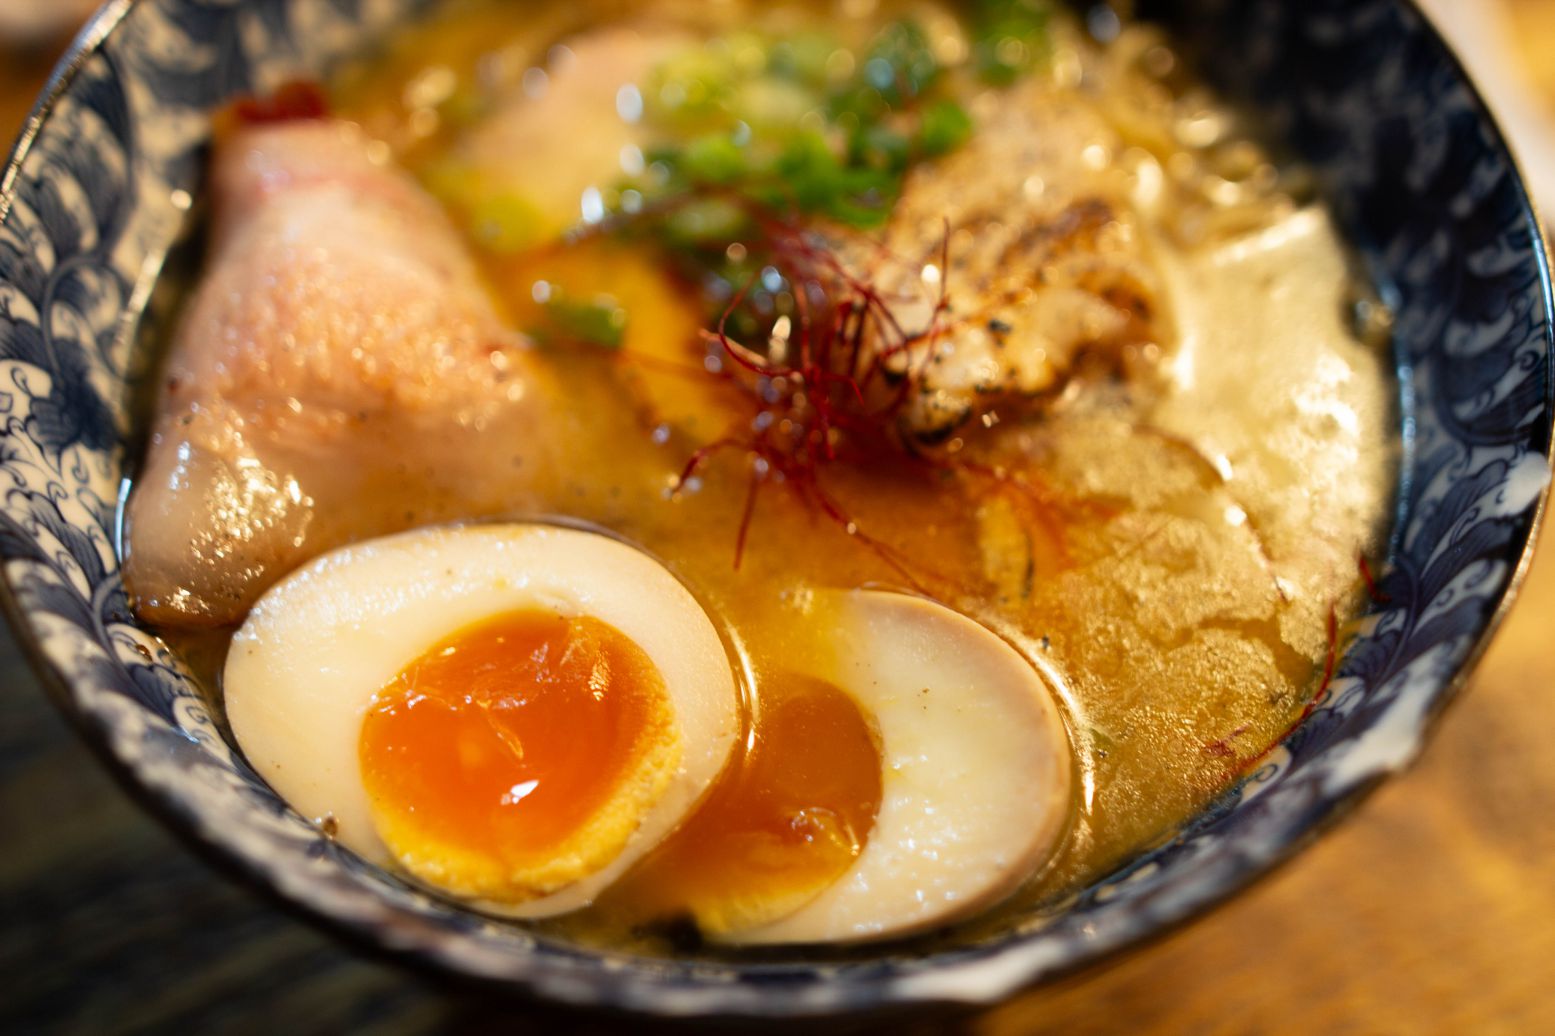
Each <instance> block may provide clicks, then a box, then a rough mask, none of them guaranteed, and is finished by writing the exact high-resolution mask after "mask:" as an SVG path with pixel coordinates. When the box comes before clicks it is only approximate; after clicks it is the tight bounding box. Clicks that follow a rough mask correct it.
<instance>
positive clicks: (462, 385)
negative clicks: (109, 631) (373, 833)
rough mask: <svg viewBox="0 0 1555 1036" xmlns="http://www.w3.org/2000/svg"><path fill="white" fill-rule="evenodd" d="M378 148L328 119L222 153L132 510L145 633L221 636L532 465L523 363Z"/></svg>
mask: <svg viewBox="0 0 1555 1036" xmlns="http://www.w3.org/2000/svg"><path fill="white" fill-rule="evenodd" d="M377 150H381V149H375V148H374V147H373V146H372V142H371V141H369V140H368V139H367V138H366V137H365V136H364V135H363V134H362V133H361V131H360V130H358V129H357V128H356V127H354V126H353V125H351V124H347V123H343V122H338V121H332V120H327V119H322V120H308V121H293V122H283V123H273V124H266V125H257V126H249V127H246V128H242V129H239V130H237V131H236V132H234V133H233V134H232V135H231V136H229V137H228V138H226V139H224V140H223V141H222V142H220V143H219V145H218V148H217V153H216V155H215V158H214V164H213V168H212V175H211V191H212V198H213V206H214V209H213V214H212V220H213V222H212V228H211V236H212V239H211V247H210V254H209V257H208V259H207V266H206V269H205V271H204V273H203V275H202V278H201V280H200V282H199V283H198V285H197V287H196V289H195V291H194V293H193V297H192V299H191V300H190V302H189V304H188V305H187V307H186V308H185V310H184V313H183V317H182V320H181V322H180V323H179V324H178V326H177V328H176V330H175V336H174V340H173V342H172V346H171V352H170V354H169V356H168V359H167V361H166V365H165V368H164V370H163V372H162V384H161V391H160V400H159V405H158V408H157V412H156V417H155V421H154V424H153V428H152V435H151V441H150V444H149V448H148V450H147V454H146V459H145V465H144V467H143V469H142V471H141V472H140V475H139V478H138V479H137V481H136V485H135V489H134V492H133V494H132V495H131V497H130V500H129V506H128V515H127V518H128V522H127V539H126V548H127V550H126V558H125V563H124V576H125V582H126V586H127V588H128V589H129V591H130V594H131V596H132V599H133V600H134V602H135V606H136V608H137V610H138V611H139V613H140V614H141V616H142V617H143V618H145V619H147V620H148V621H151V622H154V623H163V624H176V625H217V624H225V623H231V622H235V621H237V620H239V619H241V618H242V616H243V614H244V613H245V612H246V611H247V609H248V607H249V605H250V604H251V603H252V602H253V601H254V599H255V598H256V597H258V595H259V594H260V593H262V592H263V591H264V590H265V589H266V588H267V587H268V586H269V585H270V584H272V583H273V582H275V581H276V580H277V579H279V578H280V577H281V576H283V575H285V574H286V573H287V572H288V571H290V570H291V569H292V568H294V567H295V566H297V565H298V564H300V563H301V562H303V561H304V560H306V559H307V558H309V557H312V556H314V555H316V554H319V553H321V552H323V551H326V550H329V549H331V548H333V547H336V546H339V545H341V544H343V543H345V542H347V541H349V540H354V539H359V538H362V537H367V536H373V535H378V534H381V533H385V532H389V531H393V530H396V529H399V528H403V527H406V526H409V525H412V524H419V523H421V522H425V521H435V520H447V519H449V518H456V517H462V516H464V515H466V514H468V513H471V512H474V511H480V510H482V509H487V510H489V509H490V506H491V502H489V501H487V502H482V501H481V500H480V499H479V497H480V493H481V490H480V486H481V482H482V480H481V478H480V473H481V471H482V470H485V469H489V468H490V467H491V466H492V465H493V464H503V465H509V466H511V465H518V464H522V463H524V462H525V461H526V460H528V459H530V458H529V457H528V455H527V453H526V451H527V450H528V449H530V445H529V444H531V443H532V442H534V441H536V440H535V438H534V437H533V436H531V435H527V434H525V431H526V427H527V424H528V421H529V417H530V415H531V412H532V408H533V406H534V398H535V397H536V396H538V395H540V393H538V392H536V391H535V378H536V377H537V375H536V374H535V372H534V371H533V369H532V361H531V359H530V357H529V356H528V354H527V352H526V346H525V343H524V342H523V341H522V340H521V339H520V338H519V337H518V336H517V335H515V334H514V333H513V332H511V331H510V330H508V329H507V328H506V327H504V325H503V324H502V322H501V320H500V319H499V318H498V316H497V314H496V312H495V310H494V309H493V305H492V303H491V302H490V301H489V299H488V298H487V296H486V295H485V293H484V290H483V288H482V286H481V280H480V277H479V275H478V272H477V270H476V268H475V265H474V263H473V261H472V260H471V258H470V257H469V256H468V255H467V254H466V253H465V251H464V250H463V247H462V245H461V242H460V241H459V239H458V238H457V236H456V234H455V232H454V230H453V228H452V227H451V226H450V224H449V222H448V220H447V219H446V217H445V216H444V214H443V213H442V211H441V210H440V209H439V208H438V206H437V205H436V203H435V202H433V201H432V200H431V199H430V198H429V197H428V196H427V195H425V194H424V193H423V192H422V191H421V189H420V188H419V187H418V186H417V185H416V183H415V182H414V181H413V180H412V179H411V178H410V177H409V176H408V175H407V174H405V173H404V172H402V171H400V170H398V169H396V168H393V167H392V166H390V165H389V164H387V162H386V161H385V160H384V159H383V158H382V156H381V155H379V154H377V153H376V152H377ZM494 430H495V431H500V434H495V435H494V434H491V433H493V431H494ZM510 455H511V456H510ZM507 503H509V504H511V505H512V506H522V502H520V501H508V502H507Z"/></svg>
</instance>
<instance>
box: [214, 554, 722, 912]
mask: <svg viewBox="0 0 1555 1036" xmlns="http://www.w3.org/2000/svg"><path fill="white" fill-rule="evenodd" d="M223 691H224V694H225V698H226V707H227V715H228V718H229V720H230V722H231V725H232V730H233V733H234V735H235V736H236V737H237V740H238V743H239V745H240V746H241V747H242V749H243V751H244V753H245V754H246V755H247V756H248V759H249V761H250V762H251V763H252V764H253V765H254V767H255V768H256V769H257V770H258V771H259V773H260V774H261V775H262V776H263V777H264V778H265V779H266V780H267V781H269V782H270V784H271V785H272V786H273V787H274V788H275V789H276V791H277V792H279V793H280V794H281V795H282V796H283V797H284V798H286V800H287V801H288V802H290V803H291V805H292V806H293V808H295V809H296V810H298V811H299V812H300V813H302V814H303V815H304V816H307V817H311V818H318V819H320V820H321V821H324V822H327V823H328V824H330V825H332V826H333V829H334V830H335V832H336V837H337V838H338V839H339V840H340V841H341V842H342V843H344V844H345V845H347V846H349V847H351V848H353V849H355V850H356V851H357V852H359V853H361V854H362V855H363V856H365V857H366V858H368V859H370V860H373V861H375V862H379V863H387V862H389V861H390V860H393V861H395V862H397V863H398V864H399V866H400V867H401V868H403V869H404V870H405V871H407V872H409V873H410V874H411V875H413V876H414V877H416V878H417V879H419V880H421V881H422V882H424V883H426V884H428V885H430V886H434V887H436V888H439V889H441V890H444V891H446V892H449V893H452V894H454V895H456V896H459V897H462V898H466V899H469V900H471V901H474V902H475V903H476V904H477V905H478V906H480V907H482V908H484V909H488V910H492V911H496V912H500V913H505V914H511V915H516V916H529V917H540V916H546V915H550V914H556V913H561V912H564V911H567V910H572V909H576V908H578V907H581V906H584V905H586V904H588V903H589V902H590V901H592V899H593V898H594V896H595V895H596V894H597V893H598V892H599V890H601V889H603V888H604V887H605V886H607V885H609V884H610V883H611V882H613V881H614V880H615V879H616V878H617V877H619V876H620V875H621V874H622V873H623V872H625V871H626V870H627V869H628V868H629V867H631V865H632V864H633V863H634V862H635V861H636V860H638V859H639V858H640V857H641V856H642V855H643V854H644V853H646V852H647V851H648V850H649V849H651V848H652V847H653V846H654V845H656V844H657V843H658V842H659V841H661V840H662V839H663V838H664V837H665V835H667V834H668V833H669V832H670V831H672V830H673V829H674V828H675V827H676V826H677V825H679V824H680V823H681V821H682V820H683V819H684V818H685V816H686V815H687V814H688V813H689V812H690V811H691V810H692V808H693V807H694V805H695V804H696V802H697V801H698V800H699V799H700V798H701V797H702V795H703V793H704V792H705V791H706V789H707V788H708V786H709V785H710V784H711V783H712V782H713V780H714V778H715V777H717V775H718V773H719V772H720V770H722V769H723V767H724V764H725V762H726V761H727V760H728V758H729V754H730V751H731V749H732V748H733V746H734V742H735V739H736V736H737V734H738V732H739V729H740V709H739V702H738V698H737V689H736V684H735V680H734V675H733V672H732V670H731V668H730V664H729V658H728V654H727V653H726V651H725V649H724V645H723V642H722V640H721V639H720V637H719V635H718V631H717V630H716V629H715V628H714V626H713V623H712V621H711V620H710V619H709V618H708V617H707V614H706V613H705V612H704V611H703V610H702V608H701V606H700V605H699V604H698V603H697V601H696V599H695V598H694V597H693V596H692V595H691V593H690V592H689V591H687V590H686V588H685V587H684V586H682V585H681V583H680V582H679V581H677V580H676V579H675V578H674V576H672V575H671V574H670V573H669V572H668V571H667V570H666V569H665V568H664V567H663V566H662V565H660V564H658V563H657V562H656V561H654V560H653V559H651V558H649V557H648V556H646V555H644V554H643V553H641V552H639V551H637V550H634V549H633V548H631V547H629V546H627V545H625V544H623V543H620V542H618V541H616V540H613V539H610V538H609V537H606V536H602V535H598V534H594V533H589V532H583V531H579V530H575V529H566V528H559V527H552V526H543V525H489V526H471V527H455V528H437V529H426V530H419V531H415V532H410V533H405V534H402V535H398V536H392V537H389V538H386V539H380V540H374V541H370V542H366V543H361V544H357V545H355V546H350V547H346V548H344V549H342V550H338V551H336V552H334V553H331V554H328V555H325V556H323V557H321V558H319V559H317V560H316V561H314V562H313V563H311V564H309V565H308V566H306V567H305V568H303V569H301V570H299V571H297V572H295V573H294V574H292V575H291V576H289V577H287V578H286V579H285V580H283V581H282V582H280V583H278V584H277V585H276V586H275V587H273V588H272V589H271V590H270V591H269V592H268V593H266V594H265V595H264V596H263V597H262V598H261V599H260V601H259V602H258V603H257V604H256V605H255V607H254V609H253V611H252V612H251V613H250V614H249V616H248V618H247V620H246V621H245V622H244V624H243V626H242V628H241V629H240V630H239V631H238V633H237V634H236V636H234V638H233V641H232V646H231V650H230V652H229V655H228V659H227V664H226V669H225V672H224V675H223ZM325 818H327V821H326V820H325Z"/></svg>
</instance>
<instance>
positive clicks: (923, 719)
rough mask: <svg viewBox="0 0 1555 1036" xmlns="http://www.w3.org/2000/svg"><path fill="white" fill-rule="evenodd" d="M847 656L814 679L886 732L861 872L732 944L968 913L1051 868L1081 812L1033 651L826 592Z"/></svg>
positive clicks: (957, 625) (922, 925)
mask: <svg viewBox="0 0 1555 1036" xmlns="http://www.w3.org/2000/svg"><path fill="white" fill-rule="evenodd" d="M811 618H812V619H813V620H814V621H816V622H818V623H821V624H823V625H824V626H825V627H826V628H828V629H829V631H830V632H829V633H828V635H827V637H826V639H827V641H828V642H829V643H830V645H831V650H830V651H827V652H823V653H822V654H821V657H820V658H819V659H818V660H817V661H816V662H815V663H814V664H813V666H812V668H813V669H814V670H815V671H814V672H813V673H811V675H813V676H815V677H818V678H821V679H825V680H829V681H830V682H832V683H833V684H835V685H836V686H837V687H839V688H841V689H842V690H844V691H846V692H847V693H848V694H850V695H852V696H853V698H854V699H855V701H856V702H857V703H858V705H859V707H860V709H861V711H862V712H863V713H864V715H865V716H866V717H868V718H870V719H871V720H872V721H873V722H874V723H875V725H876V729H877V731H878V734H879V738H880V754H881V790H882V797H881V804H880V812H879V814H878V816H877V817H876V819H875V825H874V828H873V830H872V831H871V832H870V834H869V839H868V841H867V842H866V844H865V846H864V849H863V851H862V852H861V853H860V854H859V856H858V858H857V859H856V860H854V862H853V865H852V866H851V867H850V868H849V869H848V870H847V871H846V872H845V873H844V874H843V875H842V876H841V877H840V878H838V880H837V881H836V882H834V883H833V884H832V885H830V886H828V887H827V888H826V889H824V890H823V891H822V892H820V893H819V894H818V895H817V896H816V897H815V898H813V899H811V900H810V901H808V902H807V903H805V904H804V905H802V906H800V907H799V909H797V910H796V911H795V912H794V913H792V914H789V915H787V916H786V917H783V918H781V919H779V920H777V921H774V922H771V923H769V924H766V925H763V926H761V927H758V928H754V929H747V930H745V931H736V932H730V933H727V934H725V935H723V936H722V937H721V938H722V939H723V940H725V941H728V942H739V943H766V944H775V943H822V942H860V941H867V940H874V939H885V938H895V937H899V936H904V935H909V934H912V933H914V932H920V931H923V930H925V929H928V928H932V927H936V926H939V925H943V924H948V923H950V922H953V921H956V920H959V919H962V918H965V917H968V916H970V915H971V914H973V913H976V912H978V911H981V910H983V909H986V908H987V907H989V906H991V905H993V904H994V903H996V902H998V901H999V900H1001V899H1003V898H1005V897H1006V896H1008V895H1009V894H1010V893H1011V892H1013V891H1015V889H1016V888H1018V887H1019V886H1020V885H1021V884H1022V883H1023V882H1024V881H1026V880H1027V879H1028V878H1030V877H1031V875H1032V874H1033V873H1034V872H1035V871H1037V870H1038V869H1039V868H1040V867H1041V866H1042V865H1043V864H1044V863H1045V862H1046V861H1048V860H1049V859H1050V858H1051V857H1052V854H1053V852H1054V850H1055V849H1056V847H1057V845H1058V844H1059V841H1060V839H1061V837H1062V836H1063V834H1064V832H1065V831H1066V830H1067V827H1068V825H1069V822H1070V818H1071V815H1072V812H1073V795H1072V789H1073V784H1074V763H1073V755H1072V752H1071V749H1070V744H1069V737H1068V733H1067V731H1066V729H1065V726H1064V722H1063V717H1062V715H1061V713H1060V712H1059V709H1058V706H1057V705H1056V703H1055V702H1054V699H1053V696H1052V695H1051V694H1050V692H1049V691H1048V689H1047V687H1046V685H1045V684H1044V683H1043V681H1042V679H1041V678H1040V677H1039V676H1038V675H1037V672H1036V670H1035V669H1033V667H1032V666H1031V664H1030V663H1029V662H1028V661H1027V660H1026V659H1025V658H1023V657H1022V656H1021V655H1020V653H1019V652H1017V651H1016V650H1015V649H1014V648H1012V647H1011V646H1010V645H1009V644H1007V643H1005V642H1004V641H1003V640H1001V639H1000V638H999V637H998V636H996V635H995V634H993V633H991V632H990V631H988V630H987V629H985V628H984V627H982V626H981V625H979V624H978V623H976V622H974V621H972V620H971V619H969V618H967V617H965V616H963V615H961V614H959V613H957V612H954V611H951V610H950V609H948V608H945V607H943V606H942V605H939V604H935V603H933V602H932V601H926V600H923V599H921V598H917V597H911V596H908V595H905V594H898V593H887V592H881V591H863V590H860V591H852V592H829V593H822V594H818V595H817V597H816V605H815V607H814V608H813V610H812V616H811Z"/></svg>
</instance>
